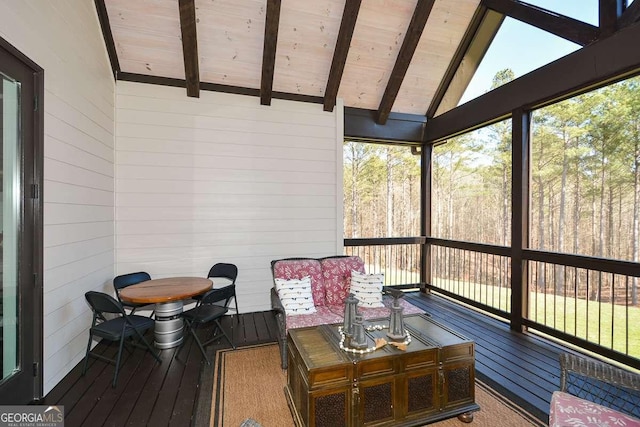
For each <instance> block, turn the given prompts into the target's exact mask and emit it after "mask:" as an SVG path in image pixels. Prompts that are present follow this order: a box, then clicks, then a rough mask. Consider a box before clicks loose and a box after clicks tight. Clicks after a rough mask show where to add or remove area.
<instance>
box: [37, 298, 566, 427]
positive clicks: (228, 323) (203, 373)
mask: <svg viewBox="0 0 640 427" xmlns="http://www.w3.org/2000/svg"><path fill="white" fill-rule="evenodd" d="M406 298H407V300H408V301H410V302H412V303H413V304H415V305H417V306H419V307H421V308H422V309H424V310H425V311H426V312H427V313H429V314H430V315H431V316H432V318H433V319H434V320H436V321H438V322H440V323H442V324H444V325H446V326H448V327H450V328H452V329H454V330H456V331H458V332H460V333H461V334H462V335H465V336H467V337H468V338H470V339H473V340H474V341H475V343H476V376H477V378H478V379H480V380H481V381H484V382H486V383H488V384H489V385H490V386H492V387H493V388H495V389H496V390H497V391H499V392H500V393H503V394H505V395H507V396H509V398H511V399H512V400H513V401H514V402H516V403H518V404H519V405H521V406H523V407H525V408H527V409H528V410H529V411H530V412H531V413H532V414H533V415H535V416H536V417H538V418H540V419H541V420H546V419H547V417H548V411H549V401H550V399H551V393H552V392H553V391H554V390H557V389H558V387H559V364H558V356H559V354H560V353H561V352H563V351H567V350H566V349H565V348H563V347H561V346H559V345H556V344H554V343H551V342H549V341H546V340H544V339H542V338H539V337H536V336H534V335H530V334H519V333H516V332H513V331H511V330H510V329H509V327H508V325H507V324H506V323H504V322H501V321H499V320H497V319H494V318H492V317H489V316H485V315H482V314H480V313H477V312H475V311H473V310H470V309H468V308H466V307H463V306H460V305H458V304H455V303H453V302H451V301H449V300H447V299H445V298H442V297H439V296H436V295H423V294H419V293H417V292H415V293H410V294H408V295H407V296H406ZM221 323H222V326H223V328H225V330H226V331H227V332H228V333H230V335H231V337H232V339H233V342H234V344H236V345H237V346H246V345H255V344H264V343H268V342H276V337H277V323H276V320H275V317H274V315H273V313H272V312H270V311H266V312H258V313H245V314H240V315H234V316H225V317H224V318H223V319H222V321H221ZM210 333H211V329H210V328H200V329H198V336H199V337H200V338H201V339H202V340H206V339H207V338H208V336H209V335H210ZM228 347H230V346H229V344H228V343H227V342H226V340H224V339H219V340H217V341H215V342H214V343H212V344H211V346H210V348H209V349H208V352H209V354H215V351H216V350H219V349H222V348H228ZM93 351H94V352H98V353H104V354H105V355H107V356H109V357H113V356H115V352H116V351H117V346H116V345H115V344H111V345H109V344H103V343H100V344H99V345H98V346H96V348H95V349H94V350H93ZM175 353H176V349H169V350H162V351H160V358H161V359H162V363H157V362H156V361H155V360H154V359H153V358H152V357H151V355H150V354H149V353H148V352H145V351H144V350H141V349H135V351H134V352H133V353H131V354H129V353H127V352H125V354H124V355H123V357H124V361H123V364H122V371H121V373H120V375H119V376H118V387H117V388H116V389H112V388H111V380H112V378H113V369H114V368H113V365H109V364H107V363H105V362H103V361H100V360H94V359H92V360H90V365H89V369H88V371H87V374H86V375H85V376H81V371H82V362H80V363H79V364H78V366H76V367H75V368H74V369H73V370H72V371H71V372H70V373H69V374H68V375H67V376H66V377H65V378H64V379H63V380H62V381H61V382H60V383H59V384H58V385H57V386H56V387H55V388H54V389H53V390H52V391H51V392H50V393H49V394H48V395H47V396H46V397H45V399H44V402H43V403H46V404H62V405H65V413H66V418H65V425H66V426H67V427H74V426H85V425H86V426H92V427H93V426H96V425H104V426H136V427H137V426H154V427H155V426H189V425H190V426H201V425H208V420H209V418H210V410H211V402H210V396H208V395H207V394H206V393H201V390H204V389H206V390H209V389H211V387H212V372H213V363H214V362H215V361H214V360H211V362H212V365H208V366H207V365H206V363H205V362H204V359H203V358H202V355H201V354H200V350H199V349H198V347H197V346H196V345H195V344H194V343H193V340H192V339H191V338H190V337H189V339H188V340H187V341H186V343H185V346H184V347H183V348H182V350H180V352H179V355H178V359H176V357H175ZM96 420H100V422H101V423H102V424H100V422H96Z"/></svg>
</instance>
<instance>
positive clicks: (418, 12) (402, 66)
mask: <svg viewBox="0 0 640 427" xmlns="http://www.w3.org/2000/svg"><path fill="white" fill-rule="evenodd" d="M434 2H435V0H424V1H418V3H417V4H416V8H415V10H414V11H413V16H412V17H411V22H410V23H409V28H407V33H406V34H405V36H404V40H403V41H402V47H401V48H400V52H399V53H398V57H397V58H396V63H395V64H394V66H393V71H392V72H391V75H390V76H389V81H388V82H387V87H386V89H385V90H384V95H382V100H381V101H380V106H379V107H378V113H377V117H376V121H377V122H378V124H381V125H383V124H385V123H386V122H387V119H388V118H389V113H390V112H391V108H392V107H393V103H394V102H395V101H396V97H397V96H398V92H399V91H400V86H401V85H402V81H403V80H404V76H405V75H406V74H407V69H409V65H410V64H411V59H412V58H413V54H414V53H415V51H416V48H417V47H418V43H419V42H420V37H421V36H422V31H423V30H424V27H425V25H427V19H429V15H430V14H431V9H432V8H433V3H434Z"/></svg>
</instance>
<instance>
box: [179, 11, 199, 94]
mask: <svg viewBox="0 0 640 427" xmlns="http://www.w3.org/2000/svg"><path fill="white" fill-rule="evenodd" d="M178 5H179V8H180V33H181V34H182V56H183V58H184V76H185V80H186V82H187V96H190V97H193V98H199V97H200V69H199V66H198V38H197V36H196V5H195V0H179V1H178Z"/></svg>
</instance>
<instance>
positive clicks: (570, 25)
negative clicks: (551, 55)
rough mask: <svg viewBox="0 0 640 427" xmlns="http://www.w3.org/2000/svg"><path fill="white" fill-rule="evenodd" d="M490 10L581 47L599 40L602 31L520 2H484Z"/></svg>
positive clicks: (497, 0)
mask: <svg viewBox="0 0 640 427" xmlns="http://www.w3.org/2000/svg"><path fill="white" fill-rule="evenodd" d="M482 1H483V4H484V5H485V6H487V7H488V8H489V9H492V10H495V11H496V12H500V13H502V14H504V15H507V16H509V17H511V18H513V19H517V20H518V21H522V22H524V23H526V24H529V25H533V26H534V27H537V28H540V29H541V30H544V31H547V32H549V33H551V34H555V35H556V36H558V37H562V38H563V39H567V40H569V41H572V42H574V43H577V44H579V45H581V46H585V45H588V44H589V43H591V42H593V41H595V40H597V39H598V37H599V35H600V31H599V29H598V27H595V26H593V25H591V24H587V23H586V22H582V21H579V20H577V19H573V18H570V17H568V16H564V15H560V14H558V13H555V12H552V11H549V10H546V9H543V8H540V7H537V6H533V5H530V4H527V3H524V2H521V1H518V0H482Z"/></svg>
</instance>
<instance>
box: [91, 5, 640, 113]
mask: <svg viewBox="0 0 640 427" xmlns="http://www.w3.org/2000/svg"><path fill="white" fill-rule="evenodd" d="M95 3H96V8H97V11H98V16H99V17H100V21H101V24H102V27H103V34H104V36H105V42H106V44H107V49H108V51H109V56H110V59H111V64H112V67H113V70H114V75H115V76H116V78H117V79H121V80H133V81H143V82H149V83H159V84H169V85H174V86H182V87H186V89H187V95H188V96H195V97H197V96H199V91H200V90H201V89H205V90H217V91H224V92H232V93H240V94H246V95H253V96H259V97H260V102H261V104H265V105H268V104H270V103H271V99H272V98H284V99H295V100H300V101H307V102H317V103H321V104H324V109H325V110H327V111H331V110H333V107H334V106H335V102H336V98H342V99H343V100H344V104H345V106H347V107H354V108H360V109H365V110H371V111H372V112H374V113H375V114H374V115H375V119H376V122H377V123H378V124H384V123H385V122H386V120H387V117H388V116H389V114H390V113H391V112H397V113H408V114H416V115H420V116H422V117H424V116H427V117H428V118H430V117H432V116H434V115H439V114H441V113H443V112H445V111H446V110H448V109H450V108H451V107H453V106H455V105H456V104H457V102H458V100H459V98H460V96H462V93H463V91H464V88H466V85H467V84H468V82H469V79H470V78H471V76H472V74H473V70H475V68H473V70H470V69H469V67H470V65H469V64H470V63H473V64H474V65H473V67H476V66H477V63H478V61H479V59H478V58H481V56H482V54H483V53H482V52H484V51H486V47H487V45H488V43H490V41H491V40H492V38H493V35H494V34H495V31H497V29H498V27H499V25H500V22H502V18H503V17H504V16H505V15H506V16H511V17H513V18H515V19H519V20H521V21H523V22H526V23H528V24H531V25H535V26H537V27H539V28H542V29H544V30H546V31H549V32H551V33H553V34H556V35H558V36H560V37H563V38H566V39H568V40H571V41H574V42H576V43H579V44H581V45H586V44H589V43H591V42H593V41H594V40H596V39H598V38H599V37H602V36H608V35H610V34H612V33H613V32H615V31H616V30H617V29H618V28H620V27H622V26H625V25H629V24H631V23H633V22H635V21H637V20H638V14H639V13H638V10H639V9H640V6H638V3H640V2H639V1H636V2H634V3H633V4H632V5H631V6H630V7H629V8H628V10H627V11H625V13H624V14H622V12H623V11H624V8H625V7H624V6H625V5H626V1H625V0H599V4H600V10H601V28H598V27H594V26H591V25H589V24H585V23H583V22H580V21H576V20H574V19H571V18H568V17H565V16H562V15H558V14H556V13H553V12H550V11H546V10H544V9H540V8H537V7H534V6H531V5H529V4H526V3H524V2H521V1H519V0H482V1H481V0H312V1H310V0H135V1H131V0H95ZM636 6H638V7H636ZM489 11H491V14H493V15H491V14H489V13H488V12H489ZM621 14H622V16H621ZM618 18H619V20H617V19H618ZM627 21H628V22H627ZM483 25H484V27H483V28H484V29H483V30H478V28H479V27H480V26H483ZM478 44H481V45H482V46H477V45H478ZM469 52H471V55H475V56H476V57H478V58H475V59H474V60H473V61H471V62H469V60H468V59H465V55H467V54H468V53H469ZM473 52H481V54H480V55H478V54H476V53H473ZM459 66H460V67H459ZM185 70H186V71H185ZM460 70H462V71H460ZM470 71H471V72H470ZM456 73H457V74H456ZM461 75H464V76H465V77H464V78H461V77H460V76H461ZM451 83H453V85H454V86H455V89H454V90H449V92H447V90H448V89H449V85H450V84H451ZM443 99H444V100H445V101H444V103H442V104H441V101H442V100H443Z"/></svg>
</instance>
